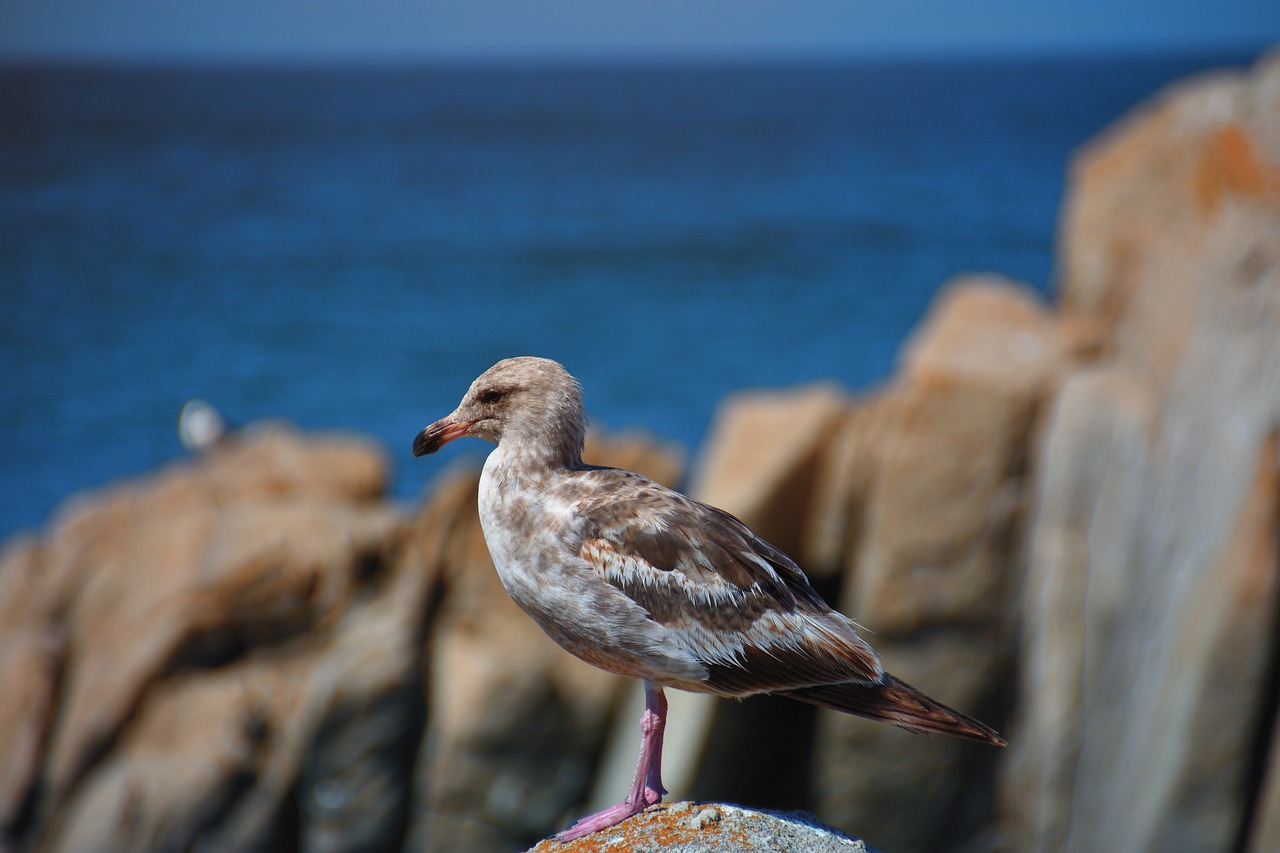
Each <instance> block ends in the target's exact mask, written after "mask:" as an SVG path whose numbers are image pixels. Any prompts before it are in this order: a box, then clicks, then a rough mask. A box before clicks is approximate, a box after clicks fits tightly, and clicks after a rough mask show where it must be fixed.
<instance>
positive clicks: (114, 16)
mask: <svg viewBox="0 0 1280 853" xmlns="http://www.w3.org/2000/svg"><path fill="white" fill-rule="evenodd" d="M1277 42H1280V0H456V2H448V3H446V2H439V0H416V2H415V0H345V2H338V0H0V60H6V59H7V60H10V61H13V60H24V59H81V60H83V59H97V60H103V59H105V60H122V61H145V60H149V59H150V60H208V59H214V60H230V61H239V60H269V61H270V60H283V61H289V60H303V61H315V60H401V59H426V60H432V59H434V60H440V59H470V60H485V59H503V58H513V57H516V58H591V59H608V58H634V57H639V58H644V57H695V58H696V57H711V58H715V57H735V56H741V57H770V56H783V57H787V56H823V57H857V56H873V55H886V54H888V55H895V54H898V55H902V54H981V53H1027V52H1044V51H1059V52H1080V51H1091V50H1143V51H1168V50H1182V49H1188V48H1190V49H1196V48H1208V49H1216V48H1224V47H1225V48H1240V47H1247V48H1260V47H1263V46H1265V45H1268V44H1275V43H1277Z"/></svg>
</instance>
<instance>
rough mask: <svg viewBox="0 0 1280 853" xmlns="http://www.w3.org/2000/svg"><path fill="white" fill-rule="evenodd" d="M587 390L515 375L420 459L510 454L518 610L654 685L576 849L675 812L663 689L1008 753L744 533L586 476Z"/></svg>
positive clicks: (442, 430) (512, 581)
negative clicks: (615, 784)
mask: <svg viewBox="0 0 1280 853" xmlns="http://www.w3.org/2000/svg"><path fill="white" fill-rule="evenodd" d="M586 430H587V417H586V410H585V408H584V407H583V402H582V388H581V386H580V385H579V384H578V381H577V380H576V379H574V378H573V377H572V376H571V375H570V374H569V372H568V371H566V370H565V369H564V367H562V366H561V365H560V364H558V363H557V362H555V361H551V360H549V359H545V358H533V357H527V356H526V357H519V358H508V359H505V360H503V361H500V362H498V363H497V364H495V365H494V366H493V367H491V368H489V369H488V370H486V371H485V372H484V373H483V374H481V375H480V377H479V378H478V379H476V380H475V382H473V383H472V384H471V387H470V388H469V389H468V390H467V393H466V395H465V396H463V398H462V402H461V403H460V404H459V405H458V407H457V408H456V409H454V411H453V412H452V413H450V414H449V415H446V416H445V417H443V418H441V419H440V420H438V421H436V422H435V423H433V424H431V425H430V426H428V427H427V428H426V429H424V430H422V432H421V433H419V434H418V436H417V437H416V438H415V439H414V442H413V455H414V456H415V457H419V456H423V455H426V454H429V453H435V452H436V451H437V450H439V449H440V448H441V447H443V446H444V445H445V444H447V443H448V442H450V441H453V440H454V439H456V438H462V437H463V436H474V437H476V438H481V439H484V440H486V441H490V442H493V443H494V444H496V445H497V448H496V449H495V450H494V451H493V452H491V453H490V454H489V457H488V459H487V460H486V461H485V464H484V471H483V473H482V474H481V476H480V493H479V494H480V497H479V511H480V522H481V526H482V528H483V530H484V538H485V543H486V544H487V545H488V547H489V553H490V554H491V555H492V557H493V564H494V566H495V567H496V569H497V571H498V576H499V577H500V578H501V580H502V585H503V586H504V587H505V588H506V590H507V592H508V593H509V594H510V595H511V598H512V599H514V600H515V602H516V604H518V605H519V606H520V608H521V609H522V610H524V611H525V613H527V614H528V615H529V616H531V617H532V618H533V620H534V621H535V622H537V623H538V625H539V626H540V627H541V628H542V630H543V631H545V632H546V633H547V634H548V635H549V636H550V637H551V638H552V639H553V640H555V641H556V642H557V643H559V644H560V646H561V647H563V648H564V649H565V650H566V651H568V652H569V653H571V654H573V655H575V656H576V657H578V658H580V659H582V660H584V661H586V662H587V663H589V664H593V665H595V666H597V667H600V668H601V669H604V670H607V671H609V672H613V673H617V674H619V675H624V676H627V677H629V678H637V679H641V680H642V681H643V682H644V694H645V710H644V714H643V716H642V718H641V721H640V726H641V735H642V736H641V746H640V756H639V759H638V760H637V763H636V771H635V778H634V780H633V781H632V784H631V790H630V791H629V792H628V794H627V797H626V799H625V800H623V801H622V802H621V803H619V804H618V805H616V806H613V807H611V808H608V809H605V810H603V811H600V812H597V813H596V814H593V815H589V816H587V817H584V818H582V819H581V820H579V821H577V822H576V823H574V824H573V825H572V826H570V827H569V828H568V829H567V830H565V831H564V832H562V833H560V834H559V835H557V836H555V837H556V839H557V840H558V841H561V842H566V841H571V840H573V839H575V838H581V837H583V836H586V835H589V834H591V833H593V832H597V831H599V830H602V829H606V828H608V827H610V826H614V825H615V824H618V823H621V822H622V821H624V820H626V819H627V818H629V817H631V816H632V815H635V814H639V813H640V812H642V811H644V810H645V809H646V808H648V807H649V806H652V805H656V804H657V803H659V802H661V800H662V797H663V796H664V795H665V794H666V793H667V792H666V790H665V789H664V788H663V787H662V733H663V728H664V726H665V724H666V715H667V702H666V697H665V694H664V693H663V690H664V689H665V688H675V689H678V690H689V691H693V692H695V693H711V694H715V695H717V696H725V697H730V698H742V697H745V696H753V695H756V694H761V693H768V694H775V695H780V696H786V697H789V698H792V699H798V700H800V701H802V702H808V703H811V704H813V705H818V706H820V707H823V708H830V709H832V710H835V711H843V712H845V713H848V714H856V715H858V716H862V717H869V718H871V719H873V720H881V721H883V722H887V723H892V724H894V725H897V726H900V727H902V728H904V729H909V730H911V731H916V732H932V733H939V734H946V735H953V736H956V737H960V738H967V739H969V740H974V741H979V742H981V743H987V744H992V745H996V746H1004V745H1005V741H1004V740H1003V739H1002V738H1001V737H1000V736H999V735H998V734H996V732H995V731H993V730H992V729H991V728H989V727H988V726H986V725H984V724H983V723H980V722H978V721H977V720H975V719H973V718H971V717H968V716H966V715H965V714H962V713H960V712H959V711H955V710H953V709H951V708H948V707H947V706H946V705H943V704H942V703H940V702H937V701H935V700H933V699H931V698H929V697H928V696H926V695H925V694H924V693H921V692H920V691H918V690H916V689H915V688H913V687H911V686H910V685H908V684H905V683H904V682H902V681H900V680H898V679H897V678H894V677H893V676H892V675H890V674H889V673H887V672H885V671H884V668H883V667H882V666H881V665H880V659H879V657H878V656H877V655H876V653H875V652H874V651H873V650H872V649H871V647H870V646H869V645H867V643H866V642H865V641H864V640H863V639H862V638H861V637H860V636H858V631H857V628H858V626H857V625H856V624H855V623H854V622H853V620H852V619H850V618H849V617H847V616H845V615H843V614H841V613H839V612H838V611H836V610H834V609H832V608H831V607H830V606H829V605H828V604H827V603H826V602H825V601H824V600H823V599H822V598H821V597H820V596H819V595H818V593H817V592H815V591H814V589H813V587H811V586H810V585H809V581H808V579H807V578H806V577H805V575H804V573H803V572H802V571H801V570H800V568H799V567H798V566H797V565H796V564H795V562H794V561H792V560H791V558H790V557H788V556H787V555H786V554H784V553H783V552H782V551H780V550H778V549H777V548H775V547H774V546H772V545H770V544H769V543H768V542H765V541H764V540H763V539H761V538H760V537H758V536H756V535H755V534H754V533H752V532H751V530H750V529H749V528H748V527H747V526H746V525H745V524H743V523H742V522H741V521H739V520H738V519H737V518H735V517H734V516H732V515H730V514H729V513H727V512H724V511H723V510H720V509H716V508H715V507H713V506H709V505H708V504H705V503H701V502H699V501H696V500H694V499H692V498H689V497H686V496H685V495H682V494H680V493H679V492H676V491H673V490H671V489H668V488H666V487H665V486H662V485H660V484H658V483H655V482H653V481H652V480H649V479H648V478H646V477H643V476H641V475H639V474H635V473H633V472H631V471H624V470H620V469H617V468H604V467H600V466H596V465H587V464H585V463H584V462H583V461H582V448H583V442H584V440H585V438H586Z"/></svg>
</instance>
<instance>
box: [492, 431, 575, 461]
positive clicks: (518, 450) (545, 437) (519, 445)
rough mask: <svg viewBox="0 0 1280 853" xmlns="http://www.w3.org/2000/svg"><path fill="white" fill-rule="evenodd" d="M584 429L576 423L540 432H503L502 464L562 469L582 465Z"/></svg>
mask: <svg viewBox="0 0 1280 853" xmlns="http://www.w3.org/2000/svg"><path fill="white" fill-rule="evenodd" d="M585 440H586V436H585V429H584V428H583V427H580V426H578V425H576V424H569V425H566V427H565V428H561V429H554V430H546V431H540V432H539V433H538V434H537V435H514V436H504V437H503V439H502V440H500V441H499V442H498V450H497V453H498V455H499V461H500V463H501V464H503V465H508V466H513V467H519V468H521V469H523V470H529V471H537V470H561V469H571V468H578V467H581V466H582V448H583V445H584V443H585Z"/></svg>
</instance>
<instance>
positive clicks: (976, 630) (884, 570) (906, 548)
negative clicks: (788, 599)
mask: <svg viewBox="0 0 1280 853" xmlns="http://www.w3.org/2000/svg"><path fill="white" fill-rule="evenodd" d="M1063 358H1064V348H1063V345H1062V342H1061V338H1060V336H1059V333H1058V328H1057V325H1056V322H1055V321H1054V319H1053V318H1052V316H1051V315H1050V314H1049V312H1048V311H1047V310H1046V309H1045V308H1044V307H1043V306H1041V305H1040V304H1039V303H1038V302H1037V300H1036V299H1035V298H1034V297H1033V296H1032V295H1031V294H1030V291H1029V290H1027V289H1025V288H1021V287H1019V286H1017V285H1015V284H1013V283H1011V282H1008V281H1005V280H1002V279H997V278H994V277H969V278H965V279H959V280H957V281H955V282H952V283H951V284H949V285H948V287H947V288H946V289H945V290H944V291H943V292H942V294H941V295H940V296H939V297H938V299H937V300H936V301H935V304H934V306H933V307H932V308H931V311H930V315H929V317H928V319H927V320H926V322H925V324H924V326H923V327H922V329H921V331H920V332H918V333H917V334H916V335H915V336H914V337H913V339H912V340H911V341H910V342H909V343H908V345H907V346H906V348H905V349H904V356H903V359H902V361H903V370H902V376H901V378H900V380H898V381H897V382H895V383H894V384H892V385H890V386H889V387H888V388H887V389H885V390H884V391H883V393H882V395H881V397H880V398H879V399H878V400H877V401H876V403H875V404H874V405H875V406H876V407H877V414H876V417H875V420H874V421H870V422H869V423H872V424H874V426H875V428H876V429H877V430H879V431H880V435H879V437H878V438H876V439H875V440H874V442H871V441H870V440H868V441H869V443H870V444H871V445H872V446H874V447H875V448H876V450H877V452H878V454H879V459H878V462H877V463H876V464H875V466H874V475H873V477H872V478H871V481H870V483H869V485H868V486H867V487H866V488H865V493H864V497H863V498H862V501H861V516H860V517H859V518H854V519H851V521H850V526H851V527H853V528H854V529H856V530H857V534H856V535H855V536H852V537H850V539H849V544H850V549H851V550H850V552H849V554H848V556H847V557H846V566H847V568H846V572H847V575H846V583H845V587H844V589H845V592H844V594H843V598H842V601H841V609H842V610H844V611H845V612H846V613H848V614H850V615H851V616H853V617H854V618H856V619H858V620H859V621H860V622H861V623H862V624H863V625H864V626H865V627H866V628H867V629H868V631H869V634H868V639H869V640H870V642H871V643H872V644H873V645H874V646H875V648H876V649H877V651H879V652H880V655H881V658H882V660H883V661H884V664H885V667H886V669H888V670H889V671H890V672H893V673H894V674H895V675H897V676H898V677H900V678H902V679H904V680H905V681H907V682H909V683H911V684H914V685H915V686H917V687H919V688H920V689H922V690H924V691H925V692H927V693H929V694H930V695H932V696H935V697H937V698H938V699H939V700H941V701H943V702H946V703H948V704H951V705H953V706H954V707H957V708H959V709H961V710H964V711H967V712H970V713H973V714H975V715H977V716H979V717H988V722H994V723H996V724H997V725H998V724H999V722H1000V721H999V720H998V719H990V718H989V714H987V713H986V712H987V711H988V710H990V709H991V708H992V707H993V703H994V702H995V700H996V698H997V697H999V696H1000V695H1001V693H1002V692H1003V691H1004V690H1005V684H1006V683H1007V682H1008V680H1009V676H1010V667H1011V665H1010V660H1011V657H1012V632H1011V630H1010V627H1011V626H1010V618H1009V610H1010V604H1011V601H1012V596H1013V591H1014V589H1016V585H1017V583H1018V581H1019V571H1018V570H1019V568H1020V565H1021V562H1022V560H1021V545H1020V536H1019V531H1020V530H1021V526H1022V524H1023V521H1024V514H1025V509H1026V506H1027V493H1028V490H1029V489H1030V487H1031V486H1030V482H1031V481H1030V474H1029V472H1028V468H1027V464H1026V459H1027V457H1028V455H1029V453H1030V450H1031V444H1032V441H1033V436H1034V426H1035V423H1036V420H1037V417H1038V412H1039V410H1040V407H1041V406H1042V404H1043V400H1044V398H1045V396H1046V395H1047V394H1048V393H1050V391H1051V389H1052V387H1053V383H1054V382H1055V380H1056V377H1057V375H1058V372H1059V371H1060V369H1061V366H1062V361H1063ZM820 717H821V721H820V726H819V733H818V739H817V745H816V749H815V760H814V765H815V766H814V770H815V773H816V779H817V785H816V789H817V790H818V791H820V792H821V795H820V801H819V814H820V816H821V817H822V818H823V819H824V820H827V821H830V822H831V823H833V824H835V825H837V826H840V827H842V828H844V829H846V830H847V831H855V830H856V831H857V832H860V833H863V834H865V835H866V836H867V837H868V838H870V839H872V840H873V841H874V842H875V843H876V844H879V845H882V846H883V847H885V848H886V849H893V850H925V849H934V848H936V847H938V846H939V845H941V844H943V843H947V844H954V843H956V841H957V840H958V838H957V835H958V834H962V833H963V832H964V831H968V832H972V831H973V830H974V829H975V826H976V823H977V822H978V820H979V819H980V817H981V812H982V811H983V810H985V809H986V808H989V803H990V795H989V790H990V786H991V775H990V774H991V770H990V762H991V757H990V756H986V755H983V754H982V750H983V748H982V747H979V746H975V745H973V744H968V743H963V742H959V741H955V740H951V739H946V738H936V739H925V738H912V737H911V736H910V735H906V734H904V733H901V732H897V731H894V730H892V729H889V728H887V727H883V726H876V725H875V724H871V723H868V722H866V721H863V720H859V719H857V718H854V717H848V716H845V715H838V714H833V713H830V712H821V713H820ZM984 791H986V792H987V793H985V794H984V793H983V792H984ZM968 812H974V814H969V813H968ZM975 815H976V816H975Z"/></svg>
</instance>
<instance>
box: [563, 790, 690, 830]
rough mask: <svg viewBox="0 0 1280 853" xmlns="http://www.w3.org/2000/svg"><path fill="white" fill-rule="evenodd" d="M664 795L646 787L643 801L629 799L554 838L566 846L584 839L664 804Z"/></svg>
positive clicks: (584, 819)
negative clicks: (569, 842) (566, 843)
mask: <svg viewBox="0 0 1280 853" xmlns="http://www.w3.org/2000/svg"><path fill="white" fill-rule="evenodd" d="M663 793H666V792H665V791H663V792H661V793H660V792H658V791H655V790H654V789H653V788H648V787H646V788H645V790H644V795H643V799H641V800H637V801H634V802H633V801H632V800H631V799H630V798H628V799H627V801H626V802H622V803H618V804H617V805H616V806H610V807H609V808H607V809H605V810H604V811H599V812H596V813H595V814H592V815H587V816H586V817H584V818H582V819H581V820H579V821H578V822H577V823H575V824H574V825H573V826H571V827H569V828H568V829H566V830H565V831H564V832H561V833H558V834H557V835H555V836H554V838H555V840H556V841H559V842H560V843H561V844H564V843H565V842H567V841H573V840H574V839H577V838H583V837H585V836H587V835H590V834H591V833H593V832H599V831H600V830H602V829H608V828H609V827H611V826H617V825H618V824H620V823H622V822H623V821H624V820H626V819H627V818H629V817H634V816H635V815H638V814H640V813H641V812H642V811H644V810H645V809H647V808H649V806H652V805H657V804H658V803H660V802H662V794H663Z"/></svg>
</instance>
